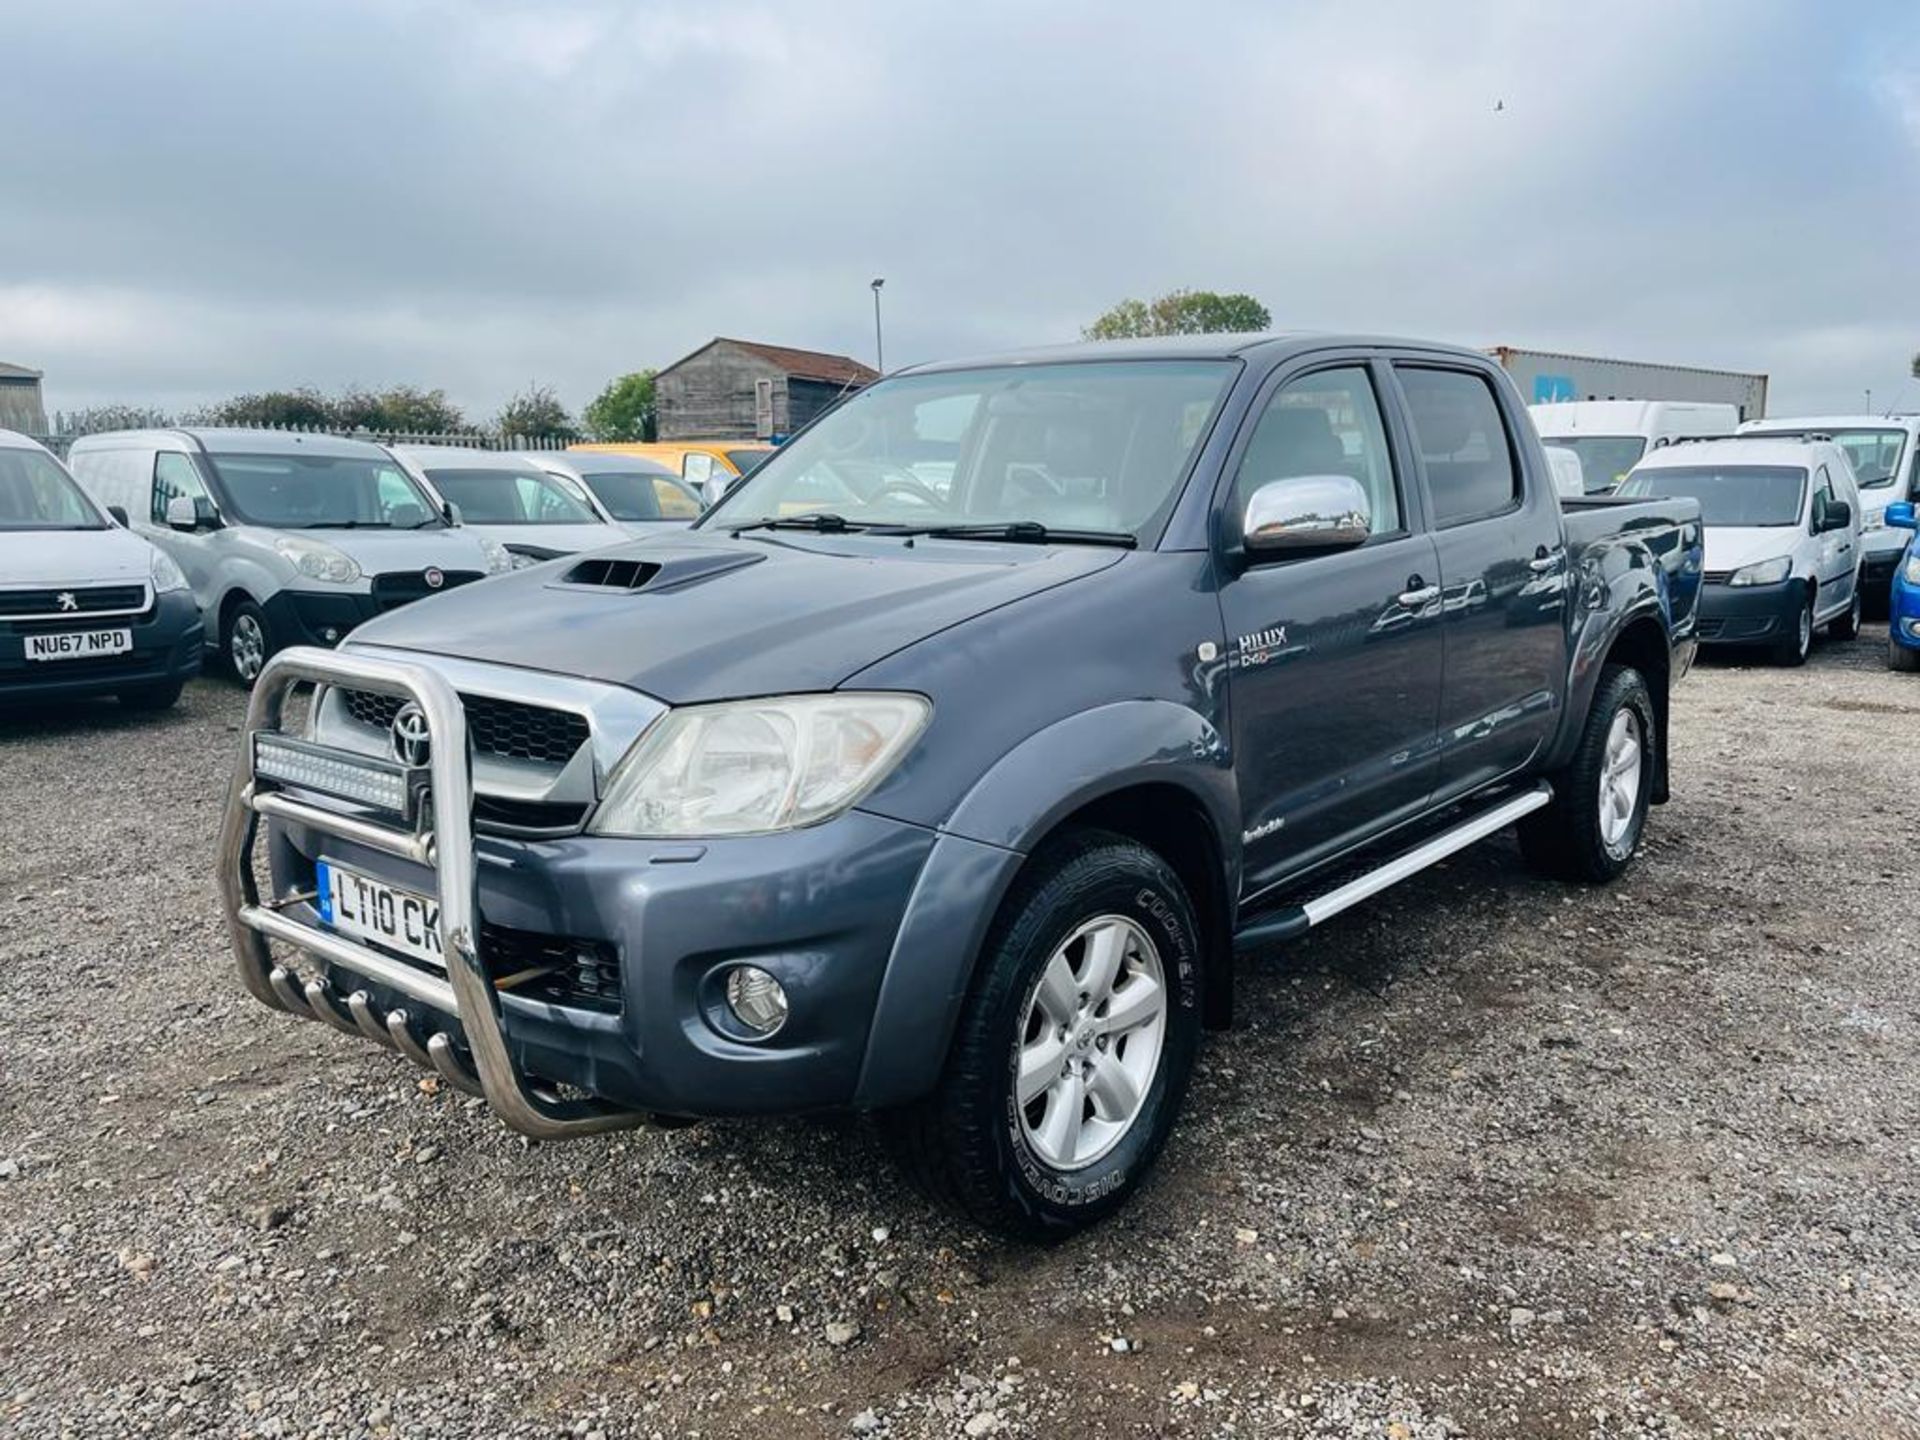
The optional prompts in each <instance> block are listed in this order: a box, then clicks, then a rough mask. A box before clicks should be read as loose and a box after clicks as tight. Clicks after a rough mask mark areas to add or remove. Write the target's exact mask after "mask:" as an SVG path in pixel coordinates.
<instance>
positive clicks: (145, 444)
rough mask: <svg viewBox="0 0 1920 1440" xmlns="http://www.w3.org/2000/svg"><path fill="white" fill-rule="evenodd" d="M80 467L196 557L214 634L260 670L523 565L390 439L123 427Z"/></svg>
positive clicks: (85, 440)
mask: <svg viewBox="0 0 1920 1440" xmlns="http://www.w3.org/2000/svg"><path fill="white" fill-rule="evenodd" d="M68 464H69V465H71V466H72V467H73V473H74V477H75V478H76V479H78V480H79V482H80V483H81V485H82V486H83V487H85V489H86V491H87V493H88V494H89V495H91V496H92V497H93V498H94V499H95V500H96V501H98V502H99V503H100V504H101V505H102V506H105V507H106V508H107V509H108V510H109V511H110V512H111V513H112V514H113V517H114V518H115V519H116V520H118V521H120V523H121V524H123V525H126V526H128V527H129V528H130V529H132V530H133V531H135V532H136V533H137V534H139V535H142V536H144V537H145V538H147V539H148V540H151V541H152V542H153V543H154V544H155V545H157V546H158V547H159V548H160V549H162V550H164V551H165V552H166V553H167V554H168V555H169V556H171V557H172V558H173V560H174V562H175V563H176V564H177V565H179V567H180V568H181V569H182V570H184V571H185V572H186V576H187V583H188V584H189V585H190V586H192V588H193V598H194V599H195V600H196V601H198V602H199V605H200V613H201V616H202V618H203V621H204V623H205V626H206V636H207V643H208V644H209V645H210V646H218V647H219V650H220V653H221V654H222V655H223V656H224V657H225V659H226V662H227V664H228V666H229V667H230V668H231V669H232V670H233V673H234V674H235V675H236V676H238V677H239V679H240V680H241V681H243V682H244V683H246V684H248V685H251V684H252V683H253V682H254V680H255V679H256V678H257V677H258V676H259V674H260V671H261V670H262V669H263V668H264V667H265V666H266V663H267V660H268V659H269V658H270V657H271V656H272V655H273V653H274V652H275V651H277V650H279V649H281V648H282V647H284V646H287V645H294V644H299V645H337V644H338V643H339V642H340V641H341V640H343V639H345V638H346V636H347V634H348V632H350V631H351V630H352V629H353V627H354V626H356V625H358V624H359V623H360V622H361V621H363V620H370V619H372V618H373V617H374V616H375V615H378V614H380V613H381V612H383V611H386V610H391V609H393V608H394V607H396V606H399V605H404V604H406V603H407V602H409V601H412V600H418V599H420V598H421V597H423V596H426V595H432V594H436V593H438V592H439V591H442V590H447V589H451V588H452V587H454V586H456V585H464V584H466V583H467V582H468V581H472V580H481V579H484V578H485V577H486V576H488V575H490V574H498V573H500V572H502V571H505V570H508V569H511V568H512V563H513V562H512V559H511V557H509V556H508V554H507V552H506V551H505V550H504V549H502V548H501V547H500V546H499V545H497V544H495V543H494V542H493V541H491V540H488V539H486V538H485V537H484V536H482V535H481V534H479V533H478V532H476V531H474V530H469V529H465V528H462V527H461V526H458V525H456V524H455V523H454V517H453V515H452V513H451V512H450V511H448V510H447V509H446V507H445V505H444V503H443V502H441V501H440V500H439V499H438V498H437V497H435V496H433V495H432V494H431V493H429V492H428V491H427V490H426V489H425V488H423V487H422V486H421V484H420V483H419V481H417V480H416V479H414V478H413V477H412V476H411V475H409V474H407V472H406V471H405V469H404V468H402V467H401V465H400V464H399V463H398V462H397V461H395V460H394V458H393V456H392V455H390V454H388V453H387V451H386V450H385V449H383V448H382V447H380V446H378V445H371V444H368V443H367V442H366V441H364V440H342V439H337V438H335V437H334V436H331V435H294V434H288V433H286V432H285V431H279V430H217V429H205V430H202V429H179V430H114V431H109V432H106V433H103V434H99V435H87V436H84V437H82V438H81V439H79V440H76V441H74V442H73V448H72V450H71V451H69V453H68Z"/></svg>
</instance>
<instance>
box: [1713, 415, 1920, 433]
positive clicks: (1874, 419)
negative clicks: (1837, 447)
mask: <svg viewBox="0 0 1920 1440" xmlns="http://www.w3.org/2000/svg"><path fill="white" fill-rule="evenodd" d="M1916 428H1920V416H1915V415H1769V416H1767V417H1766V418H1764V419H1761V420H1749V421H1747V423H1746V424H1744V425H1742V426H1741V427H1740V433H1741V434H1742V435H1781V434H1796V433H1799V432H1801V431H1822V432H1828V431H1834V430H1905V431H1908V432H1909V433H1911V432H1912V431H1913V430H1914V429H1916Z"/></svg>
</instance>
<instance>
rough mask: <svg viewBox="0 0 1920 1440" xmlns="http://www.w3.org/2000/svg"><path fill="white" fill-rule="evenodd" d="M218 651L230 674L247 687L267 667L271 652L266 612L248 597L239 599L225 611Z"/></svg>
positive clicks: (270, 632) (271, 636) (271, 642)
mask: <svg viewBox="0 0 1920 1440" xmlns="http://www.w3.org/2000/svg"><path fill="white" fill-rule="evenodd" d="M222 628H223V631H224V633H223V634H222V635H221V637H220V654H221V657H222V658H223V659H225V661H226V662H227V669H229V670H231V671H232V672H233V678H234V679H236V680H238V681H239V682H240V683H241V684H242V685H245V686H246V687H247V688H248V689H249V690H251V689H252V688H253V682H254V681H256V680H258V679H259V678H260V672H261V671H262V670H264V669H266V668H267V661H268V660H269V659H271V658H272V656H273V632H272V631H271V630H269V629H268V628H267V612H266V611H264V610H262V609H261V608H260V607H259V606H258V605H256V604H254V603H253V601H251V600H242V601H240V602H239V603H238V604H237V605H235V606H234V607H233V609H231V610H229V611H228V612H227V619H226V624H225V625H224V626H223V627H222Z"/></svg>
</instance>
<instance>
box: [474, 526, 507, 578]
mask: <svg viewBox="0 0 1920 1440" xmlns="http://www.w3.org/2000/svg"><path fill="white" fill-rule="evenodd" d="M480 553H481V554H483V555H485V556H486V557H487V573H488V574H489V575H504V574H506V572H507V571H509V570H512V569H514V568H516V567H515V566H514V563H513V552H512V551H511V550H509V549H507V547H506V546H504V545H502V544H501V543H500V542H499V541H498V540H489V539H488V538H487V537H486V536H484V535H483V536H481V537H480Z"/></svg>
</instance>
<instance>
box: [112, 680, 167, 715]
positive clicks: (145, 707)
mask: <svg viewBox="0 0 1920 1440" xmlns="http://www.w3.org/2000/svg"><path fill="white" fill-rule="evenodd" d="M180 690H181V682H180V681H178V680H168V681H165V682H163V683H161V684H158V685H142V686H139V687H138V688H136V689H133V690H122V691H121V692H120V703H121V704H122V705H124V706H126V707H127V709H129V710H138V711H140V712H141V713H142V714H149V713H152V712H154V711H158V710H171V709H172V708H173V705H174V702H175V701H176V700H178V699H179V698H180Z"/></svg>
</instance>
